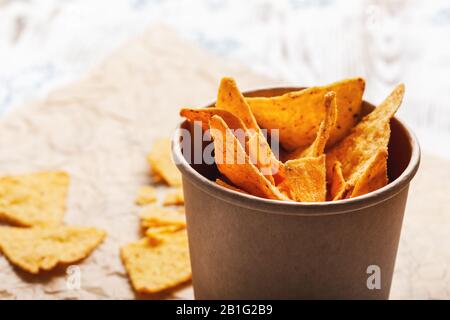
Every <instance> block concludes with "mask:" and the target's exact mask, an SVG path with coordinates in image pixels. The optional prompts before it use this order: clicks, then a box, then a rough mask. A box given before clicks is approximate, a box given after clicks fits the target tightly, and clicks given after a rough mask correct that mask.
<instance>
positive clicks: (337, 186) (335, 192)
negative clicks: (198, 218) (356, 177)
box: [328, 161, 347, 201]
mask: <svg viewBox="0 0 450 320" xmlns="http://www.w3.org/2000/svg"><path fill="white" fill-rule="evenodd" d="M330 180H331V183H330V192H329V199H328V200H330V201H337V200H341V199H343V198H344V196H345V191H346V187H347V184H346V183H345V180H344V176H343V175H342V165H341V163H340V162H339V161H336V162H335V163H334V165H333V170H332V173H331V179H330Z"/></svg>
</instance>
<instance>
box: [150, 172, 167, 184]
mask: <svg viewBox="0 0 450 320" xmlns="http://www.w3.org/2000/svg"><path fill="white" fill-rule="evenodd" d="M150 176H151V177H152V183H154V184H158V183H162V182H164V179H163V177H161V176H160V175H159V174H158V173H156V172H151V174H150Z"/></svg>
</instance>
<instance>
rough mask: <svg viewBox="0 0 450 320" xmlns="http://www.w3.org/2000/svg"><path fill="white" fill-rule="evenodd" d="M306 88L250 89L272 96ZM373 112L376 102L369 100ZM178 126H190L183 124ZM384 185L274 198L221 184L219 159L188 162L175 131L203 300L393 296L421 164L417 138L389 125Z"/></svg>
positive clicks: (196, 278) (394, 122)
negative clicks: (323, 196)
mask: <svg viewBox="0 0 450 320" xmlns="http://www.w3.org/2000/svg"><path fill="white" fill-rule="evenodd" d="M299 89H300V88H274V89H265V90H257V91H251V92H247V93H245V95H246V96H275V95H280V94H283V93H285V92H287V91H292V90H299ZM363 109H364V111H365V113H368V112H369V111H370V110H372V109H373V106H372V105H370V104H369V103H367V102H364V106H363ZM181 127H182V128H187V129H190V130H192V128H193V127H192V126H191V124H189V123H188V122H186V121H185V122H184V123H182V124H181ZM391 130H392V133H391V139H390V143H389V160H388V171H389V178H390V179H389V181H391V182H390V183H389V184H388V185H387V186H385V187H383V188H381V189H379V190H376V191H374V192H371V193H369V194H366V195H363V196H361V197H358V198H354V199H348V200H342V201H337V202H320V203H319V202H317V203H295V202H283V201H278V200H268V199H262V198H259V197H255V196H252V195H246V194H242V193H238V192H235V191H232V190H228V189H226V188H223V187H221V186H219V185H217V184H216V183H215V182H214V180H215V178H216V177H217V176H218V171H217V168H216V167H215V165H207V164H199V165H192V166H191V165H190V164H189V163H188V161H187V160H186V159H185V157H184V156H183V153H182V150H181V147H182V146H181V143H180V136H179V133H178V134H175V136H174V139H173V144H172V151H173V157H174V160H175V162H176V163H177V166H178V168H179V170H180V171H181V173H182V176H183V190H184V198H185V207H186V218H187V228H188V237H189V246H190V255H191V264H192V275H193V285H194V294H195V297H196V298H197V299H388V298H389V291H390V287H391V280H392V274H393V270H394V264H395V258H396V254H397V247H398V242H399V237H400V231H401V226H402V220H403V214H404V211H405V204H406V200H407V197H408V188H409V182H410V181H411V179H412V178H413V177H414V175H415V173H416V172H417V169H418V167H419V161H420V149H419V144H418V142H417V139H416V138H415V136H414V134H413V133H412V132H411V131H410V130H409V129H408V128H407V127H406V126H405V125H404V124H403V123H402V122H401V121H399V120H398V119H395V118H394V119H392V121H391Z"/></svg>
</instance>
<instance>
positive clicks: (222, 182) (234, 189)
mask: <svg viewBox="0 0 450 320" xmlns="http://www.w3.org/2000/svg"><path fill="white" fill-rule="evenodd" d="M216 183H217V184H218V185H219V186H222V187H225V188H227V189H230V190H233V191H237V192H241V193H246V194H248V192H245V191H244V190H242V189H239V188H238V187H235V186H232V185H231V184H229V183H227V182H225V181H223V180H221V179H216Z"/></svg>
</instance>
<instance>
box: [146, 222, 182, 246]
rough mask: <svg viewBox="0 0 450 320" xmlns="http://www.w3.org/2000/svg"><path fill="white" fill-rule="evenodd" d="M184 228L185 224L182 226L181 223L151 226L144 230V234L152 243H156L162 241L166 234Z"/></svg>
mask: <svg viewBox="0 0 450 320" xmlns="http://www.w3.org/2000/svg"><path fill="white" fill-rule="evenodd" d="M185 228H186V226H184V227H183V226H181V225H175V224H174V225H167V226H160V227H151V228H148V229H147V230H146V231H145V236H146V237H147V239H148V240H149V242H150V243H151V244H152V245H158V244H161V243H162V242H164V240H165V239H166V238H167V235H168V234H171V233H174V232H177V231H180V230H183V229H185Z"/></svg>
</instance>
